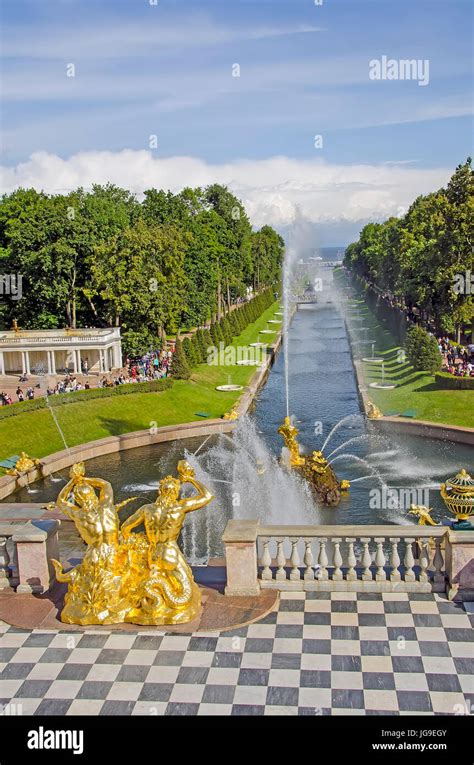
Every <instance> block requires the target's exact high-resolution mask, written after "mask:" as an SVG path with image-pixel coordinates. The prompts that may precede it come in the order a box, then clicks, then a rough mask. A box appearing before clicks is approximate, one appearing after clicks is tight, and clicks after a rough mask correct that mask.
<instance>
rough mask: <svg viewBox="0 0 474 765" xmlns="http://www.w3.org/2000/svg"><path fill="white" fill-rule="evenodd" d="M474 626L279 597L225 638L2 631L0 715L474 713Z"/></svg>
mask: <svg viewBox="0 0 474 765" xmlns="http://www.w3.org/2000/svg"><path fill="white" fill-rule="evenodd" d="M473 627H474V616H473V615H469V614H467V613H466V611H465V610H464V608H463V607H462V606H461V605H457V604H454V603H449V602H448V601H447V600H446V599H445V598H444V597H442V596H439V595H431V594H426V595H425V594H410V595H407V594H405V593H384V594H375V593H357V594H355V593H306V594H305V593H282V595H281V599H280V602H279V604H278V605H277V607H276V609H275V611H273V612H272V613H270V614H268V615H267V616H266V617H265V618H264V619H262V620H261V621H260V622H258V623H256V624H251V625H249V626H247V627H243V628H240V629H236V630H233V631H230V632H222V633H216V632H209V633H199V634H170V633H166V632H163V631H159V630H156V631H151V632H150V631H149V632H147V633H146V634H145V633H143V632H142V633H138V632H137V633H118V632H114V633H112V632H111V631H110V630H108V631H107V630H105V629H100V628H96V629H94V630H90V631H88V632H87V633H78V632H75V633H73V632H70V631H69V632H68V630H67V629H64V630H61V631H59V632H57V631H54V632H53V631H42V630H33V631H28V630H21V629H17V628H14V627H9V626H8V625H5V624H4V625H3V626H2V625H0V703H2V704H5V703H11V704H15V706H16V707H17V713H21V714H24V715H29V714H34V715H52V714H60V715H62V714H65V715H75V714H88V715H97V714H100V715H114V714H126V715H130V714H132V715H206V714H220V715H319V714H371V715H372V714H384V715H386V714H388V715H398V714H401V715H403V714H429V715H432V714H450V715H452V714H466V713H469V712H470V713H473V712H474V630H473Z"/></svg>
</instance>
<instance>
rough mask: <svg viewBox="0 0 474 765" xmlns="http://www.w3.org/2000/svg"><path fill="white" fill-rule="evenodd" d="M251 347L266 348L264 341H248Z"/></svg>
mask: <svg viewBox="0 0 474 765" xmlns="http://www.w3.org/2000/svg"><path fill="white" fill-rule="evenodd" d="M250 347H251V348H266V347H267V344H266V343H250Z"/></svg>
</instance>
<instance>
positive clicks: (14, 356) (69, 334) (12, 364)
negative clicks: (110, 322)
mask: <svg viewBox="0 0 474 765" xmlns="http://www.w3.org/2000/svg"><path fill="white" fill-rule="evenodd" d="M86 360H87V364H88V369H89V371H90V372H96V373H98V374H100V373H106V372H110V371H111V370H112V369H120V368H121V366H122V344H121V339H120V327H111V328H105V329H44V330H36V329H27V330H20V329H11V330H7V331H2V330H0V375H8V374H16V373H20V372H21V373H23V374H27V375H30V374H33V375H34V374H50V375H55V374H58V375H62V374H64V373H65V372H66V371H68V372H70V373H74V374H80V372H81V369H82V362H84V361H86Z"/></svg>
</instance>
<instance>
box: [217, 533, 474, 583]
mask: <svg viewBox="0 0 474 765" xmlns="http://www.w3.org/2000/svg"><path fill="white" fill-rule="evenodd" d="M240 524H242V529H243V530H245V533H243V534H241V533H240ZM249 524H250V525H251V534H249V529H250V526H249ZM228 529H231V533H228ZM448 531H449V529H448V528H447V527H446V526H439V527H433V526H415V525H406V526H395V525H393V526H392V525H387V526H362V525H360V526H359V525H343V526H260V525H259V524H258V523H257V522H256V521H237V520H233V521H230V522H229V524H228V526H227V529H226V532H225V534H224V541H225V544H226V558H227V584H228V586H227V589H226V593H227V594H236V595H237V594H239V592H238V590H239V587H240V588H242V586H243V587H244V589H245V594H251V593H250V589H252V593H255V592H257V591H259V590H260V589H269V588H270V589H277V590H294V591H298V590H313V591H314V590H316V591H317V590H321V591H336V590H339V591H348V590H350V591H366V592H391V591H398V592H444V590H445V588H446V567H445V557H444V548H445V543H446V539H447V534H448ZM243 537H245V539H243ZM466 541H467V540H466ZM239 546H240V553H239V552H238V550H239ZM244 547H245V553H244V551H243V550H244ZM473 550H474V546H473ZM254 561H257V562H256V563H254ZM248 566H250V568H251V569H252V570H248ZM236 567H237V568H236ZM244 581H245V583H246V584H245V586H244V585H243V584H242V583H243V582H244ZM233 582H234V583H237V582H240V583H241V584H240V585H237V584H236V585H233V584H232V583H233Z"/></svg>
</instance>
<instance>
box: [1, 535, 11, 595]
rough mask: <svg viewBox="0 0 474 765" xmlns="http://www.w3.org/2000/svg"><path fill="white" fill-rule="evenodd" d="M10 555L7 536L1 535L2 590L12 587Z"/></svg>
mask: <svg viewBox="0 0 474 765" xmlns="http://www.w3.org/2000/svg"><path fill="white" fill-rule="evenodd" d="M9 557H10V556H9V555H8V551H7V538H6V537H0V590H4V589H6V588H7V587H10V576H9V575H10V571H9V569H8V561H9Z"/></svg>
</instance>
